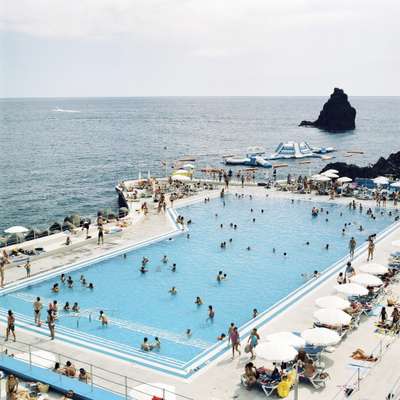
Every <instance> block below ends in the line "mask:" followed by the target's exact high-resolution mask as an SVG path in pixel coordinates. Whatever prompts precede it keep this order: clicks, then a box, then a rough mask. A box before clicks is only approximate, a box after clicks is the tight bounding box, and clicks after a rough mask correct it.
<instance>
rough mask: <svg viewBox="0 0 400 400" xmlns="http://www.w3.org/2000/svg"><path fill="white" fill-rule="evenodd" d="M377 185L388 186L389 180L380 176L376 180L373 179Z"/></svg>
mask: <svg viewBox="0 0 400 400" xmlns="http://www.w3.org/2000/svg"><path fill="white" fill-rule="evenodd" d="M372 181H373V182H374V183H375V185H387V184H388V183H389V179H388V178H385V177H384V176H378V177H377V178H375V179H372Z"/></svg>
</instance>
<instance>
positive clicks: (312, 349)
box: [304, 345, 324, 360]
mask: <svg viewBox="0 0 400 400" xmlns="http://www.w3.org/2000/svg"><path fill="white" fill-rule="evenodd" d="M323 349H324V348H323V347H322V346H309V345H306V346H304V351H305V352H306V354H307V356H308V357H309V358H311V359H312V360H318V359H319V357H320V355H321V353H322V351H323Z"/></svg>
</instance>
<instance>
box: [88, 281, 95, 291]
mask: <svg viewBox="0 0 400 400" xmlns="http://www.w3.org/2000/svg"><path fill="white" fill-rule="evenodd" d="M87 287H88V289H92V290H93V289H94V286H93V283H92V282H90V283H89V285H88V286H87Z"/></svg>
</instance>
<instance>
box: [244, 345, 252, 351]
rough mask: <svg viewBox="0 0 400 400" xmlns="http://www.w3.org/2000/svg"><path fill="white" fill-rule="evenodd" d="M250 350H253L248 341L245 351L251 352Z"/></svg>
mask: <svg viewBox="0 0 400 400" xmlns="http://www.w3.org/2000/svg"><path fill="white" fill-rule="evenodd" d="M250 350H251V347H250V343H247V344H246V346H245V347H244V352H245V353H250Z"/></svg>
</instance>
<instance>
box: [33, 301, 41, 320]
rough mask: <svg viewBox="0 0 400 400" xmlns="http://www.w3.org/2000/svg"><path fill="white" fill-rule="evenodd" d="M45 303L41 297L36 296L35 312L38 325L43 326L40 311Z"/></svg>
mask: <svg viewBox="0 0 400 400" xmlns="http://www.w3.org/2000/svg"><path fill="white" fill-rule="evenodd" d="M42 308H43V304H42V302H41V301H40V297H36V301H35V302H34V303H33V313H34V316H35V324H36V325H37V326H41V325H42V322H41V321H40V313H41V311H42Z"/></svg>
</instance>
